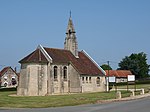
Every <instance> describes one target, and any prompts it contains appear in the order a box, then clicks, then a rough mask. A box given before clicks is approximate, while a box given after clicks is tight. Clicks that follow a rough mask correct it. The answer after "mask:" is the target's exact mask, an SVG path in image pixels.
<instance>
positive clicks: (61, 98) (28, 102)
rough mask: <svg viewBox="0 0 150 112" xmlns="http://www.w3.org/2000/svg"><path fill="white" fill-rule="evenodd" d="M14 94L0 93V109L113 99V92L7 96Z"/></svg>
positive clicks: (52, 105) (88, 102)
mask: <svg viewBox="0 0 150 112" xmlns="http://www.w3.org/2000/svg"><path fill="white" fill-rule="evenodd" d="M11 94H16V92H15V91H6V92H4V91H3V92H0V107H11V108H39V107H41V108H44V107H60V106H73V105H81V104H91V103H96V102H97V101H98V100H107V99H114V98H115V92H109V93H106V92H102V93H82V94H69V95H52V96H29V97H20V96H9V95H11Z"/></svg>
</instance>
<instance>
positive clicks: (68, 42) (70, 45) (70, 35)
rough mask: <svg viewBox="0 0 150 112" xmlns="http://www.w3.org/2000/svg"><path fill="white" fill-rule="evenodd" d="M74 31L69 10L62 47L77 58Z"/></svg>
mask: <svg viewBox="0 0 150 112" xmlns="http://www.w3.org/2000/svg"><path fill="white" fill-rule="evenodd" d="M75 33H76V32H75V29H74V25H73V22H72V18H71V12H70V17H69V21H68V26H67V31H66V38H65V42H64V49H65V50H70V51H71V52H72V54H73V55H74V56H75V57H76V58H79V57H78V43H77V38H76V34H75Z"/></svg>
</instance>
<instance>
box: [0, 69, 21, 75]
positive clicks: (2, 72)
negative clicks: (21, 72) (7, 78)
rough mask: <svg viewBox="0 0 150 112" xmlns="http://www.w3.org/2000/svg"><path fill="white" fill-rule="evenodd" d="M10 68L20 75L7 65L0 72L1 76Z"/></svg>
mask: <svg viewBox="0 0 150 112" xmlns="http://www.w3.org/2000/svg"><path fill="white" fill-rule="evenodd" d="M9 69H11V70H12V71H13V72H14V73H15V74H16V75H18V74H17V73H16V72H15V71H14V70H13V69H12V68H11V67H5V68H3V69H2V71H1V72H0V76H2V75H3V74H5V73H6V72H7V71H8V70H9Z"/></svg>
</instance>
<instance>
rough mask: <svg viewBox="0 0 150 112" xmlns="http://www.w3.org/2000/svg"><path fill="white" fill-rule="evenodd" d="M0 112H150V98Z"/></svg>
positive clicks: (2, 111)
mask: <svg viewBox="0 0 150 112" xmlns="http://www.w3.org/2000/svg"><path fill="white" fill-rule="evenodd" d="M0 112H150V97H147V98H142V99H137V100H130V101H119V102H111V103H106V104H93V105H82V106H70V107H59V108H38V109H0Z"/></svg>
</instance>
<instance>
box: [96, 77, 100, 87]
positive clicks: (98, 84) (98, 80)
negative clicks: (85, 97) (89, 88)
mask: <svg viewBox="0 0 150 112" xmlns="http://www.w3.org/2000/svg"><path fill="white" fill-rule="evenodd" d="M96 84H97V86H100V77H97V78H96Z"/></svg>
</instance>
